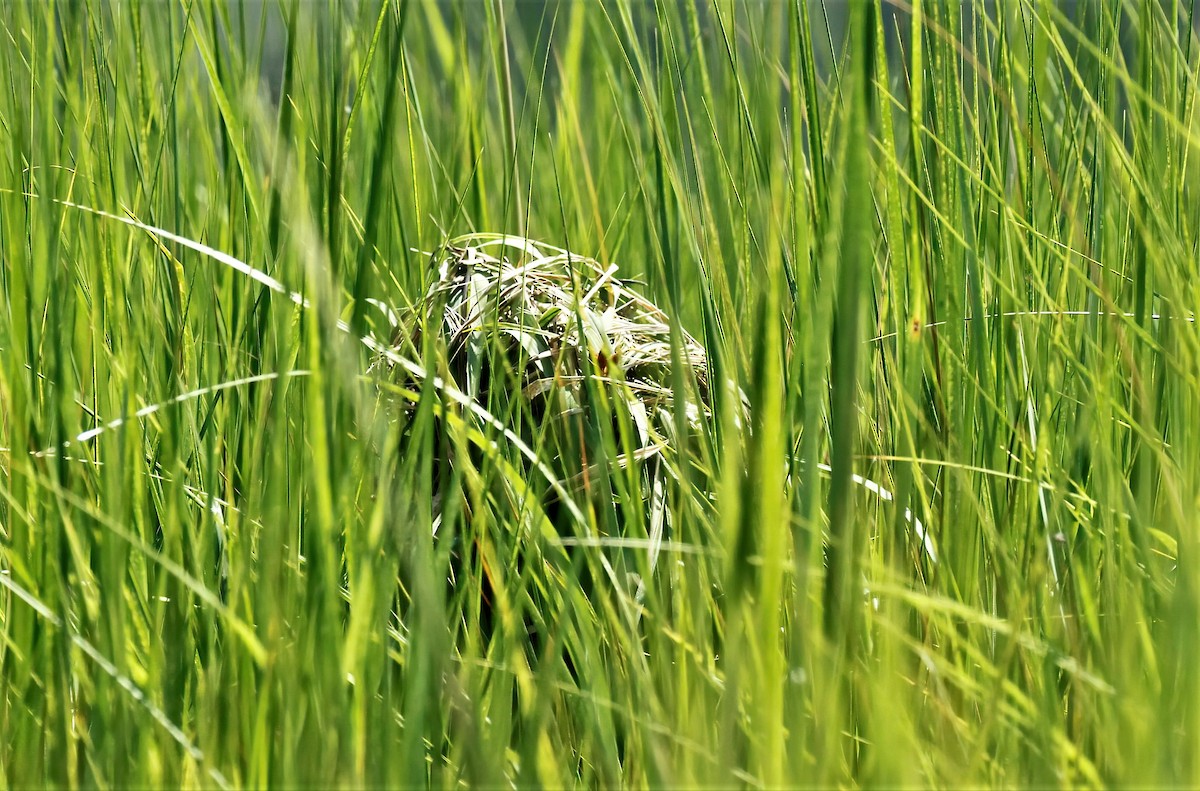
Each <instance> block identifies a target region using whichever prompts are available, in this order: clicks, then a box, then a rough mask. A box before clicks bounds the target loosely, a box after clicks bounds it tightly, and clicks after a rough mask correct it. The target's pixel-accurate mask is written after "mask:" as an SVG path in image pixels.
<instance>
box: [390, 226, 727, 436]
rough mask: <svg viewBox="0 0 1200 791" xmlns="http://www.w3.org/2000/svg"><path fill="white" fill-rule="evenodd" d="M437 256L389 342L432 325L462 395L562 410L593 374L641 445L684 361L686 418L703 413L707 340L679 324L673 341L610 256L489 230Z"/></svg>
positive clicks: (408, 343) (577, 400) (707, 409)
mask: <svg viewBox="0 0 1200 791" xmlns="http://www.w3.org/2000/svg"><path fill="white" fill-rule="evenodd" d="M435 260H439V263H438V266H437V268H436V276H435V279H434V281H433V283H432V284H431V285H430V286H429V288H428V290H427V291H426V293H425V296H424V297H423V298H422V299H421V300H419V301H418V303H417V304H416V305H414V306H413V308H412V309H411V311H408V312H407V315H406V316H404V317H402V318H401V320H400V322H399V324H400V327H399V330H398V334H397V337H396V338H395V339H394V345H395V346H397V347H398V348H400V347H403V348H407V349H409V350H411V351H417V350H419V349H420V348H421V344H422V338H423V332H436V333H437V335H438V341H439V343H440V345H442V346H443V348H444V349H445V352H446V356H447V361H448V371H449V373H450V376H451V378H452V379H453V380H454V384H455V386H456V387H457V389H459V390H461V391H462V392H463V393H465V394H466V395H467V396H468V397H470V398H472V399H475V400H476V401H478V402H480V403H484V404H486V403H492V404H494V403H495V400H496V397H497V395H498V394H497V393H495V392H493V390H495V389H496V388H501V389H502V391H503V393H502V395H503V396H504V397H508V396H509V395H511V394H512V393H515V392H520V393H522V394H523V395H524V397H525V399H527V402H528V403H529V404H530V405H535V406H536V411H537V412H538V413H539V416H540V417H542V418H543V419H545V418H553V417H562V416H565V415H569V414H571V413H573V412H575V411H577V410H578V409H579V408H580V404H581V401H582V399H583V397H584V393H583V389H584V384H585V380H586V379H587V378H588V377H591V378H592V379H593V380H594V381H596V382H598V383H604V384H608V385H610V386H612V387H614V388H616V389H617V392H619V394H620V399H619V400H620V401H621V402H622V403H623V404H624V405H625V407H627V408H628V409H629V411H630V414H631V416H632V418H633V422H634V423H635V424H636V426H637V429H638V434H639V443H638V444H639V446H640V447H639V451H641V452H642V453H643V454H646V453H649V452H651V451H652V450H653V449H655V448H661V447H663V445H664V444H665V443H666V441H667V440H665V439H664V434H669V433H670V431H671V428H670V424H671V422H672V420H673V415H674V411H673V410H674V400H675V391H674V388H673V383H674V381H675V379H674V377H673V376H672V371H673V370H674V366H676V365H683V366H684V367H685V370H686V376H685V377H684V381H685V382H687V383H688V384H689V385H694V389H693V388H692V387H690V386H689V387H688V390H689V391H691V392H692V393H693V394H694V395H692V396H689V397H688V398H687V402H686V404H685V410H686V415H687V420H688V423H689V424H691V426H692V427H696V426H698V425H699V423H700V422H701V421H702V420H703V419H704V418H705V417H708V416H709V415H710V413H711V404H710V402H709V387H708V368H707V357H706V355H705V350H704V347H703V346H702V345H701V344H700V343H698V342H697V341H696V340H695V339H694V338H693V337H692V336H690V335H689V334H687V333H686V332H684V331H682V330H680V329H676V330H675V332H677V333H678V340H677V341H676V343H677V348H676V349H674V350H673V348H672V338H671V335H672V327H671V323H670V321H669V319H668V317H667V315H666V314H665V313H664V312H663V311H662V310H661V309H660V308H659V307H658V306H656V305H655V304H654V303H653V302H651V301H650V300H649V299H647V298H646V297H645V296H643V295H642V294H641V293H639V292H638V291H637V290H636V288H635V287H634V284H633V283H632V282H630V281H625V280H621V279H619V278H617V276H616V272H617V267H616V266H615V265H613V266H608V267H604V266H602V265H601V264H599V263H598V262H596V261H595V260H593V259H591V258H587V257H583V256H579V255H575V254H572V253H568V252H567V251H565V250H562V249H559V248H556V247H552V246H550V245H546V244H542V243H539V242H532V241H529V240H527V239H523V238H519V237H513V236H501V235H490V234H489V235H472V236H467V237H460V238H458V239H454V240H452V241H451V242H450V243H449V244H448V245H447V246H446V247H445V248H444V251H443V252H442V254H441V255H440V256H436V257H435ZM380 362H381V364H384V365H386V364H387V360H386V359H381V361H380ZM501 369H502V370H501ZM518 388H519V389H518ZM610 392H611V391H610Z"/></svg>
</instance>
